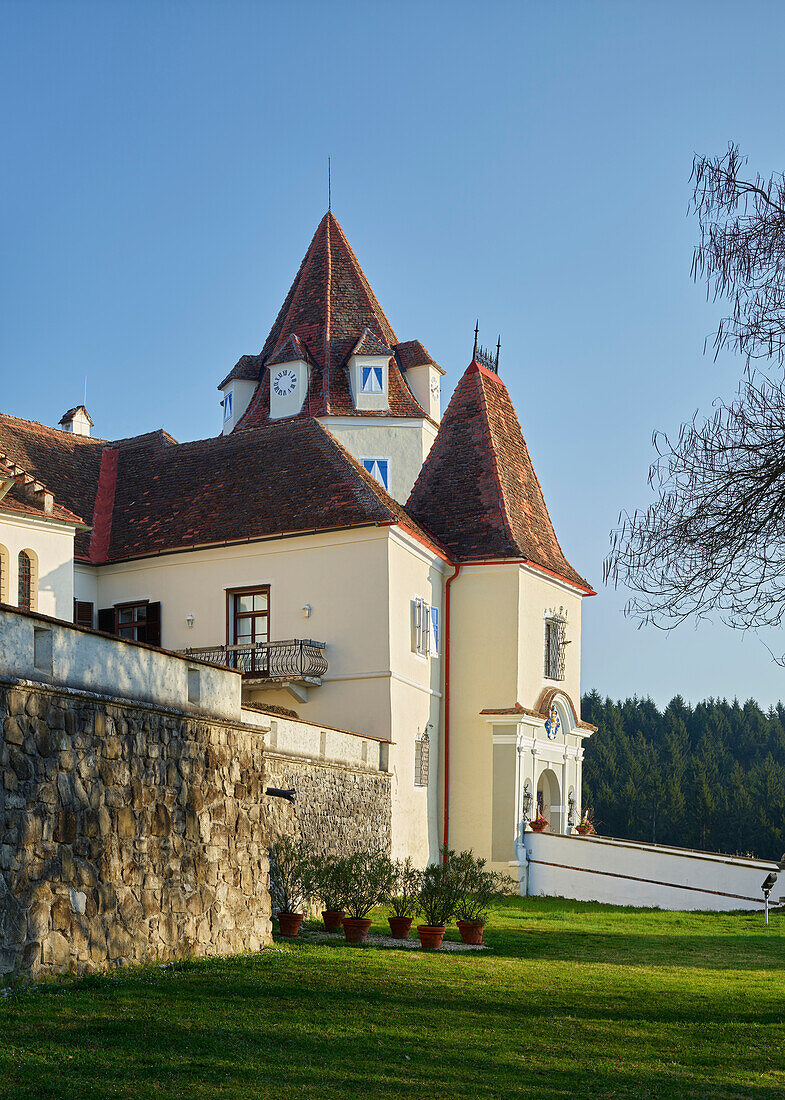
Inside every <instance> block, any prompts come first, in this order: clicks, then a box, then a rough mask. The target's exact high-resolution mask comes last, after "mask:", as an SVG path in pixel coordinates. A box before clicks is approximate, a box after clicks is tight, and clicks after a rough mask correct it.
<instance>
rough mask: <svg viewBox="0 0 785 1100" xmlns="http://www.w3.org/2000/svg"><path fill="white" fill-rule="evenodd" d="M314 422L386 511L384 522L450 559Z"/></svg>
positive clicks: (431, 536)
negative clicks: (411, 535)
mask: <svg viewBox="0 0 785 1100" xmlns="http://www.w3.org/2000/svg"><path fill="white" fill-rule="evenodd" d="M314 423H315V424H318V426H319V429H320V430H321V431H322V432H323V433H324V435H325V437H326V438H327V441H328V443H329V444H330V446H331V447H332V448H333V450H335V451H336V452H337V453H338V454H339V455H340V457H341V458H342V459H343V460H344V463H345V464H346V466H347V467H348V468H349V469H350V470H351V471H352V473H354V474H358V475H359V476H360V478H361V479H362V481H363V484H364V487H365V488H366V489H367V490H368V491H369V492H370V494H371V495H372V496H373V498H374V499H375V500H376V502H377V503H378V504H379V505H380V506H381V507H382V508H384V510H385V511H386V513H387V520H386V522H388V523H392V524H398V525H399V526H401V527H403V528H404V529H405V530H408V531H409V532H411V533H412V534H414V535H416V536H417V537H418V538H421V539H422V538H424V539H426V540H427V542H429V543H430V544H431V545H432V546H433V547H434V548H435V549H436V550H438V551H439V553H440V554H441V555H443V556H444V557H445V558H447V559H448V560H451V558H450V553H449V551H448V550H447V548H446V547H445V546H444V545H443V544H442V543H441V542H440V541H439V539H437V538H436V536H435V535H433V534H432V533H431V532H430V531H429V530H428V529H427V528H425V527H423V526H422V524H421V523H419V522H418V521H417V520H416V519H415V518H414V517H413V516H410V515H409V513H408V512H407V511H406V509H405V508H404V506H403V505H402V504H399V503H398V501H397V500H395V498H394V497H392V496H390V494H389V493H388V492H387V490H386V489H385V488H384V486H383V485H380V484H379V482H378V481H377V480H376V478H375V477H372V475H371V474H369V473H368V471H367V470H366V469H365V467H364V466H363V464H362V463H361V462H358V460H357V459H356V458H355V457H354V455H353V454H352V453H351V451H348V450H347V449H346V447H344V445H343V444H342V443H341V441H340V440H339V439H337V438H336V437H335V436H334V435H333V434H332V432H331V431H330V429H329V428H326V427H325V426H324V424H322V423H321V422H320V421H318V420H314ZM360 499H362V498H360Z"/></svg>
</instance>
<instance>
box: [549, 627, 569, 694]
mask: <svg viewBox="0 0 785 1100" xmlns="http://www.w3.org/2000/svg"><path fill="white" fill-rule="evenodd" d="M544 630H545V637H544V653H543V664H544V669H543V679H544V680H553V681H554V682H555V683H561V682H562V681H564V680H565V679H566V671H565V670H566V664H567V646H568V645H569V642H568V641H567V638H566V637H565V635H566V631H567V620H566V619H565V618H563V616H561V615H555V614H546V615H545V617H544ZM554 634H555V635H556V640H555V646H556V651H555V653H554V648H553V647H554V641H553V635H554Z"/></svg>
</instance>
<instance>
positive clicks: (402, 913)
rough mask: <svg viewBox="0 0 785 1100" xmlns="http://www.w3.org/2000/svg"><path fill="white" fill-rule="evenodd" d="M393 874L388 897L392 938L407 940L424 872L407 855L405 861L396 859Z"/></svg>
mask: <svg viewBox="0 0 785 1100" xmlns="http://www.w3.org/2000/svg"><path fill="white" fill-rule="evenodd" d="M393 875H394V878H393V882H392V885H391V889H390V897H389V899H388V900H389V903H390V908H391V909H392V916H390V917H388V918H387V919H388V920H389V922H390V933H391V935H392V938H393V939H394V940H406V939H408V938H409V930H410V929H411V927H412V920H413V919H414V914H415V913H416V912H417V902H418V900H419V897H420V887H421V886H422V875H423V873H422V871H420V870H419V869H418V868H417V867H415V866H414V864H413V863H412V861H411V857H407V859H406V861H405V862H404V861H403V860H400V859H399V860H396V862H395V863H394V864H393Z"/></svg>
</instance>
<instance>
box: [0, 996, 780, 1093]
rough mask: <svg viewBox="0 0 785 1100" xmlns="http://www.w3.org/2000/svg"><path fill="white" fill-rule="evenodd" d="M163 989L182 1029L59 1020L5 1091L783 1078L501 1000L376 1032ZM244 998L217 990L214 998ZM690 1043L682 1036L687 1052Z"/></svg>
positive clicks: (394, 1010)
mask: <svg viewBox="0 0 785 1100" xmlns="http://www.w3.org/2000/svg"><path fill="white" fill-rule="evenodd" d="M170 984H171V985H172V987H171V988H169V990H168V993H169V994H170V996H171V997H172V998H173V1000H172V1006H173V1007H172V1008H170V1009H169V1012H170V1013H171V1011H173V1010H176V1011H177V1012H178V1013H179V1015H180V1016H181V1017H183V1018H182V1019H180V1020H177V1021H172V1020H170V1019H167V1018H162V1017H161V1016H156V1015H155V1013H154V1012H151V1013H149V1014H145V1012H144V1007H143V1006H137V1008H136V1010H135V1011H130V1009H129V1011H128V1013H127V1015H126V1017H125V1018H124V1019H101V1018H100V1016H99V1018H98V1019H96V1018H95V1017H93V1018H91V1019H90V1020H88V1021H85V1020H84V1019H83V1018H79V1017H65V1018H62V1017H61V1018H58V1019H54V1020H48V1021H44V1022H42V1023H41V1024H40V1025H39V1026H38V1027H36V1029H35V1033H34V1034H31V1033H27V1034H26V1035H18V1034H14V1035H12V1041H13V1044H14V1045H13V1056H10V1052H9V1051H8V1049H7V1047H6V1049H5V1050H3V1051H1V1052H0V1071H1V1072H2V1074H3V1081H4V1084H3V1090H2V1094H3V1096H4V1097H20V1098H21V1097H26V1096H30V1097H33V1096H35V1097H79V1098H82V1097H85V1098H92V1097H105V1096H128V1097H131V1096H133V1097H147V1096H156V1097H169V1096H187V1097H193V1098H201V1097H214V1096H232V1097H240V1096H249V1097H250V1096H254V1097H267V1096H275V1097H278V1098H279V1100H280V1098H285V1097H289V1096H306V1095H307V1096H311V1097H314V1096H315V1097H320V1098H321V1097H324V1098H331V1097H333V1096H336V1097H337V1096H342V1097H355V1096H356V1097H363V1098H366V1097H373V1098H379V1100H387V1098H393V1097H401V1096H411V1097H421V1098H429V1097H434V1098H436V1097H451V1098H454V1100H469V1098H473V1097H483V1098H484V1097H488V1098H490V1097H501V1096H503V1095H532V1096H534V1095H548V1096H551V1097H554V1096H555V1097H567V1096H571V1097H590V1096H591V1097H598V1096H599V1097H603V1098H604V1097H648V1096H657V1097H666V1098H667V1097H689V1098H691V1097H701V1098H704V1097H705V1096H707V1095H710V1096H712V1097H713V1098H720V1100H721V1098H725V1097H727V1098H730V1097H735V1098H748V1097H758V1098H760V1097H775V1096H777V1097H780V1096H782V1090H781V1084H777V1085H771V1086H769V1085H768V1084H766V1083H763V1082H760V1083H756V1084H754V1085H739V1084H738V1076H739V1074H740V1073H741V1072H742V1071H743V1072H744V1075H745V1076H746V1075H747V1074H749V1076H750V1078H752V1076H753V1069H754V1068H755V1067H753V1066H749V1065H746V1064H743V1063H745V1060H746V1061H751V1060H752V1058H751V1056H746V1059H745V1055H744V1054H737V1056H736V1060H737V1062H739V1063H741V1064H739V1065H738V1067H737V1075H736V1081H735V1082H734V1084H733V1087H732V1088H731V1087H730V1086H727V1087H726V1086H724V1085H723V1084H722V1082H721V1081H720V1080H714V1079H712V1077H711V1075H710V1073H708V1072H707V1066H706V1064H703V1065H700V1064H689V1065H688V1064H681V1065H679V1064H677V1062H676V1060H675V1059H676V1056H677V1053H679V1052H677V1051H675V1050H673V1049H670V1048H668V1049H667V1054H665V1055H664V1058H663V1050H661V1049H658V1048H659V1046H662V1047H663V1048H664V1047H666V1046H667V1044H666V1043H663V1042H660V1043H657V1042H655V1043H654V1044H653V1045H652V1043H651V1039H650V1038H649V1039H647V1040H645V1041H644V1040H642V1039H640V1038H635V1037H634V1036H633V1035H625V1036H622V1037H621V1044H620V1037H619V1035H618V1034H616V1035H615V1038H614V1031H615V1027H616V1025H615V1024H612V1023H610V1022H609V1023H608V1024H607V1025H606V1027H605V1028H604V1030H603V1031H602V1032H601V1033H600V1034H599V1035H597V1034H596V1033H595V1035H594V1037H593V1038H594V1044H593V1045H592V1044H589V1043H587V1040H586V1035H585V1034H582V1033H581V1031H580V1029H573V1032H572V1033H571V1034H565V1032H564V1031H563V1029H562V1028H561V1027H560V1023H559V1020H558V1018H557V1019H554V1020H552V1021H547V1020H545V1019H544V1018H543V1014H542V1007H541V1006H539V1007H538V1008H537V1010H536V1011H535V1010H532V1011H529V1012H526V1011H521V1006H520V1005H519V1006H518V1012H519V1017H518V1023H517V1026H515V1027H512V1026H508V1027H506V1028H505V1027H504V1026H503V1024H502V1021H501V1020H499V1019H498V1018H497V1015H496V1009H497V1006H494V1009H495V1010H494V1012H493V1013H492V1014H490V1015H489V1014H488V1012H487V1008H485V1010H484V1011H483V1012H482V1013H475V1014H473V1015H472V1016H470V1017H469V1016H465V1017H464V1016H457V1017H452V1016H451V1013H453V1011H454V1006H451V1005H439V1006H438V1008H437V1007H436V1006H430V1009H431V1010H435V1016H432V1017H431V1019H430V1021H425V1020H423V1019H420V1018H419V1017H417V1016H415V1017H414V1018H412V1017H411V1016H410V1015H408V1013H409V1012H410V1010H411V1008H412V1007H413V1006H417V1007H418V1008H419V1010H420V1012H422V1013H423V1014H427V1012H428V1011H429V1006H427V1005H425V1006H424V1005H423V999H422V998H421V997H420V998H412V999H411V1001H409V1000H408V999H407V1000H405V1001H402V1000H401V999H400V998H393V999H392V1002H391V1003H390V1002H388V1003H387V1005H386V1007H387V1009H388V1012H389V1016H388V1022H387V1026H386V1027H378V1026H375V1025H374V1018H373V1017H374V1014H373V1012H371V1014H370V1017H369V1016H368V1015H367V1014H363V1013H358V1011H357V1008H356V1006H353V1008H352V1011H351V1014H350V1015H348V1016H347V1015H345V1014H343V1015H342V1013H345V1010H346V1009H347V1008H348V1007H349V1006H347V1005H346V1004H345V1003H343V1001H342V999H341V998H339V1000H338V1001H337V1003H335V1004H334V1005H333V1006H332V1015H331V1016H327V1017H326V1018H325V1017H317V1016H311V1017H310V1018H309V1019H306V1018H303V1017H301V1016H299V1015H298V1016H296V1017H292V1016H288V1015H286V1014H285V1013H284V1012H283V1011H282V1009H284V1008H285V1006H282V1005H281V1004H280V1002H279V1001H278V990H276V989H267V990H257V991H254V992H252V991H250V990H249V989H245V990H244V991H243V994H244V996H246V997H252V998H255V999H257V1000H258V1001H259V1007H260V1009H262V1011H261V1012H260V1013H258V1014H255V1015H254V1017H253V1024H252V1025H250V1026H249V1023H248V1019H247V1015H245V1014H242V1013H239V1012H235V1013H231V1012H230V1011H229V1010H228V1009H227V1006H225V1005H222V1004H220V1003H218V1004H216V1003H215V1002H214V1001H213V1002H212V1003H211V1004H210V1005H209V1008H210V1010H211V1011H214V1010H216V1009H219V1008H221V1009H226V1011H225V1014H223V1015H221V1016H214V1017H213V1019H212V1022H207V1021H205V1020H197V1019H196V1018H194V1016H193V1015H192V1014H191V1011H190V1010H191V1009H192V1008H193V1004H192V1001H191V998H188V997H186V999H185V1000H180V999H179V995H180V994H182V993H184V992H185V990H183V989H181V988H179V983H177V982H175V983H170ZM239 992H240V990H238V988H237V987H234V988H232V989H228V990H222V997H221V1000H224V999H225V998H226V997H227V996H228V997H230V998H231V997H236V996H237V995H238V993H239ZM271 996H272V998H273V1003H270V998H271ZM374 1000H375V999H372V1000H371V1003H370V1005H369V1006H368V1007H369V1008H373V1004H374ZM241 1003H242V1002H241ZM100 1007H101V1006H100V1005H97V1006H96V1010H97V1012H98V1013H100ZM203 1007H204V1008H205V1009H206V1008H207V1007H208V1006H206V1005H205V1006H203ZM305 1007H306V1008H307V1007H308V1006H307V1005H306V1006H305ZM310 1007H312V1008H315V1007H316V1006H310ZM504 1007H505V1011H506V1010H507V1006H504ZM265 1008H266V1011H265ZM402 1010H404V1011H405V1012H406V1013H407V1015H406V1016H405V1017H403V1018H402V1017H401V1015H400V1013H401V1011H402ZM306 1016H307V1013H306ZM608 1020H609V1021H610V1020H611V1016H610V1015H609V1016H608ZM618 1022H619V1021H618V1020H617V1021H616V1023H617V1024H618ZM755 1022H756V1023H760V1022H761V1021H760V1019H758V1020H756V1021H755ZM493 1024H495V1025H496V1026H495V1027H494V1026H489V1025H493ZM500 1024H502V1026H501V1027H499V1025H500ZM704 1024H705V1021H704ZM456 1025H457V1026H456ZM546 1025H547V1026H546ZM677 1034H678V1032H677ZM598 1038H599V1039H600V1040H602V1039H603V1038H605V1039H607V1045H604V1044H603V1043H599V1044H598V1043H597V1039H598ZM664 1038H665V1036H664V1035H663V1036H661V1039H664ZM689 1038H690V1037H689V1034H683V1040H684V1041H685V1046H688V1045H689ZM653 1053H654V1055H655V1056H654V1057H652V1055H653ZM680 1053H681V1055H682V1057H685V1051H684V1050H682V1051H681V1052H680ZM727 1054H728V1055H730V1054H731V1052H727ZM686 1060H687V1058H685V1062H686Z"/></svg>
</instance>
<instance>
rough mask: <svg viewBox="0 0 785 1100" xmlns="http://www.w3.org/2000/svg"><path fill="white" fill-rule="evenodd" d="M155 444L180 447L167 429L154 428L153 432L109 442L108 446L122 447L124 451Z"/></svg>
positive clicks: (107, 442)
mask: <svg viewBox="0 0 785 1100" xmlns="http://www.w3.org/2000/svg"><path fill="white" fill-rule="evenodd" d="M154 442H159V443H163V444H165V445H166V446H167V447H171V446H175V447H179V446H180V444H179V443H178V442H177V440H176V439H175V437H174V436H173V435H171V434H170V433H169V432H167V430H166V428H154V429H153V430H152V431H151V432H141V433H140V434H139V435H128V436H125V437H124V438H123V439H111V440H107V441H106V445H107V446H108V447H122V448H123V449H127V448H129V447H144V446H146V445H147V444H148V443H154Z"/></svg>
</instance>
